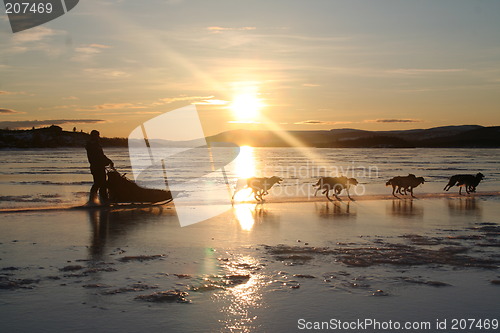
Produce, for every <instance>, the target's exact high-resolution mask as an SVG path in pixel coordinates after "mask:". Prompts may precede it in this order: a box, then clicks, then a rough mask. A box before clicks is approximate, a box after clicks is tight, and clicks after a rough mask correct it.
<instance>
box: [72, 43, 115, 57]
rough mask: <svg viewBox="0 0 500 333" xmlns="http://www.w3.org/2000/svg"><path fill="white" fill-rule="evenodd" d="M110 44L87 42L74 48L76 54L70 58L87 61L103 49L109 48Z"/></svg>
mask: <svg viewBox="0 0 500 333" xmlns="http://www.w3.org/2000/svg"><path fill="white" fill-rule="evenodd" d="M110 47H111V46H109V45H103V44H88V45H82V46H80V47H77V48H75V53H76V55H75V56H74V57H73V58H71V59H72V60H74V61H87V60H89V59H91V58H92V57H93V56H94V55H96V54H99V53H101V52H102V51H103V50H104V49H109V48H110Z"/></svg>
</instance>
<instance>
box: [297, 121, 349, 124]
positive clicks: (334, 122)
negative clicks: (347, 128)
mask: <svg viewBox="0 0 500 333" xmlns="http://www.w3.org/2000/svg"><path fill="white" fill-rule="evenodd" d="M352 123H353V122H352V121H323V120H304V121H299V122H296V123H294V125H339V124H352Z"/></svg>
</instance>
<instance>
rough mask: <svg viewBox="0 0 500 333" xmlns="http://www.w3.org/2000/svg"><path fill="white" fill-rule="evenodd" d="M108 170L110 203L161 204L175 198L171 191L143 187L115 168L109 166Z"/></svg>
mask: <svg viewBox="0 0 500 333" xmlns="http://www.w3.org/2000/svg"><path fill="white" fill-rule="evenodd" d="M106 172H107V175H108V181H107V187H108V197H109V203H110V204H112V205H126V204H130V205H139V206H140V205H160V204H167V203H169V202H170V201H172V200H173V197H172V193H171V192H170V191H165V190H158V189H151V188H145V187H141V186H139V185H137V184H136V183H135V182H133V181H132V180H130V179H128V178H127V177H125V174H123V175H122V174H120V173H119V172H118V171H117V170H116V169H115V168H108V169H107V170H106Z"/></svg>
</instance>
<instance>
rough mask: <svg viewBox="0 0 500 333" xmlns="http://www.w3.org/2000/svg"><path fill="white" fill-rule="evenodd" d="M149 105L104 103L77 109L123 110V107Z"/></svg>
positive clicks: (140, 107)
mask: <svg viewBox="0 0 500 333" xmlns="http://www.w3.org/2000/svg"><path fill="white" fill-rule="evenodd" d="M145 108H147V106H145V105H142V104H133V103H104V104H98V105H94V106H91V107H90V108H87V109H76V111H103V110H123V109H145Z"/></svg>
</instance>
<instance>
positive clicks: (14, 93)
mask: <svg viewBox="0 0 500 333" xmlns="http://www.w3.org/2000/svg"><path fill="white" fill-rule="evenodd" d="M0 95H26V93H25V92H24V91H5V90H0Z"/></svg>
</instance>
